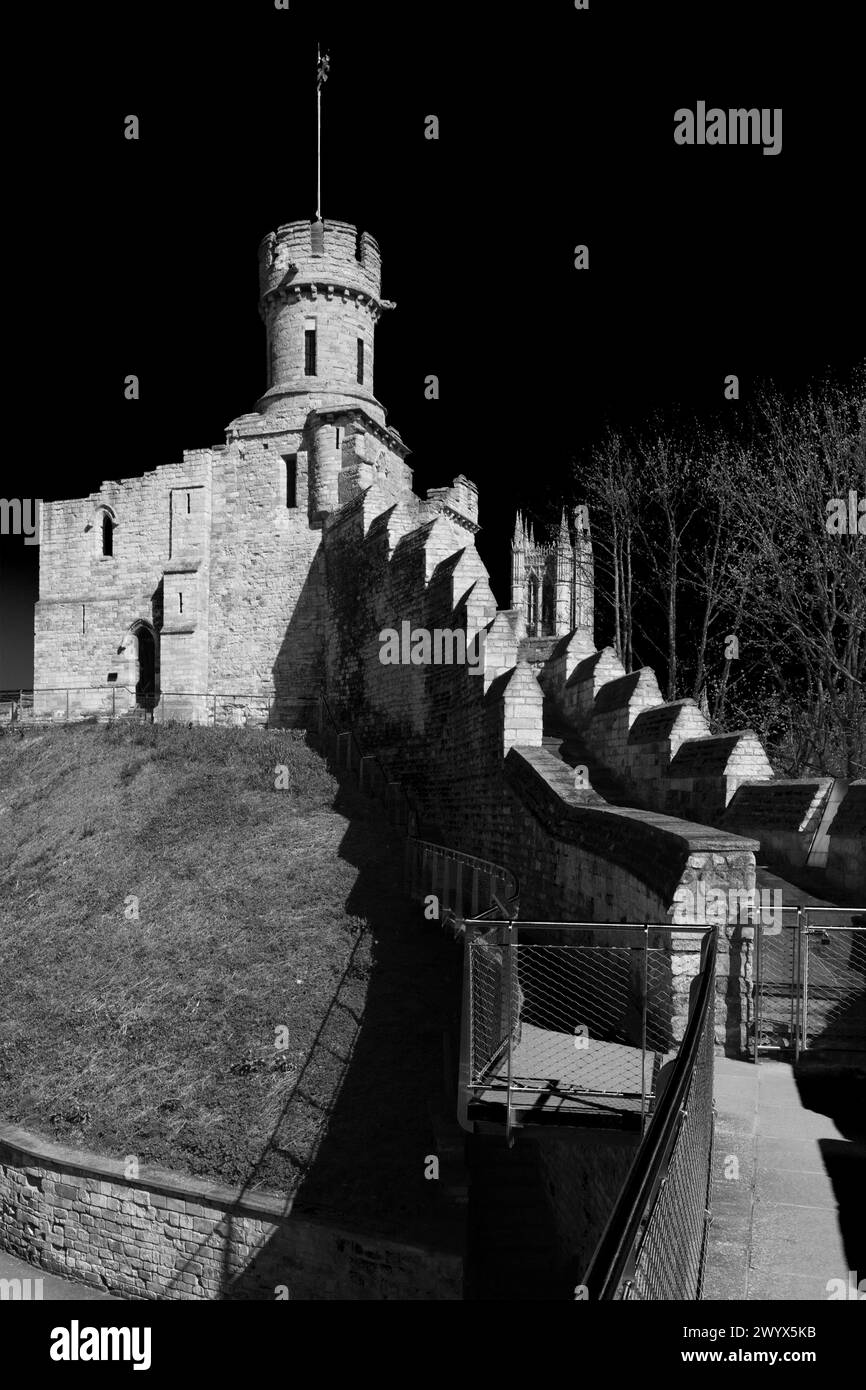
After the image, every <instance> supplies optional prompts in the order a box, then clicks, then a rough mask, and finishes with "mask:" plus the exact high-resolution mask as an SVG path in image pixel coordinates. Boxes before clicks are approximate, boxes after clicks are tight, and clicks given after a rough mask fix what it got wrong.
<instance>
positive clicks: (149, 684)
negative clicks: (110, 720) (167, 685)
mask: <svg viewBox="0 0 866 1390" xmlns="http://www.w3.org/2000/svg"><path fill="white" fill-rule="evenodd" d="M135 639H136V643H137V646H138V660H137V662H136V681H135V703H136V704H137V705H143V706H144V707H145V708H146V709H153V707H154V705H155V704H156V698H157V689H156V642H155V640H154V636H153V632H152V631H151V629H150V628H149V627H145V626H144V624H142V625H141V626H140V627H137V628H136V629H135Z"/></svg>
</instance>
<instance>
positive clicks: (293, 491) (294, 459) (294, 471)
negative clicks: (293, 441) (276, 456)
mask: <svg viewBox="0 0 866 1390" xmlns="http://www.w3.org/2000/svg"><path fill="white" fill-rule="evenodd" d="M282 460H283V463H284V464H285V465H286V506H287V507H296V506H297V505H298V456H297V454H283V455H282Z"/></svg>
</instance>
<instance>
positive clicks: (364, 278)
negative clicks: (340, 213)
mask: <svg viewBox="0 0 866 1390" xmlns="http://www.w3.org/2000/svg"><path fill="white" fill-rule="evenodd" d="M381 279H382V261H381V256H380V253H379V247H378V244H377V243H376V241H375V239H374V238H373V237H371V236H370V234H369V233H368V232H359V231H358V230H357V229H356V228H355V227H353V226H352V225H351V224H350V223H348V222H335V221H331V220H328V221H325V222H287V223H286V224H285V225H284V226H282V227H279V228H278V229H277V231H276V232H269V233H268V235H267V236H266V237H265V238H264V239H263V241H262V242H261V245H260V246H259V293H260V300H259V307H260V312H261V315H262V318H263V320H264V323H265V328H266V331H267V335H268V388H267V391H266V393H265V396H264V398H263V401H262V404H263V405H264V406H265V408H267V406H268V405H269V404H270V402H271V401H273V400H278V399H282V398H283V397H286V396H294V395H305V394H306V395H315V396H316V397H318V398H320V399H324V398H327V399H328V403H329V404H330V403H333V404H337V403H338V401H341V400H343V399H345V400H347V402H348V401H354V402H365V403H367V404H370V405H373V406H374V407H377V411H378V412H379V413H381V407H378V403H377V402H376V399H375V396H374V394H373V363H374V330H375V325H376V323H377V321H378V319H379V318H380V316H381V314H382V313H383V311H384V310H385V309H390V308H392V307H393V305H391V304H390V303H389V302H388V301H387V300H383V299H382V298H381ZM383 418H384V416H383Z"/></svg>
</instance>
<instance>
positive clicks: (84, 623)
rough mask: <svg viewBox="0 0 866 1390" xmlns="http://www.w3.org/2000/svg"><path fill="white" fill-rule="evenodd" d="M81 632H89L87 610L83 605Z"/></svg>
mask: <svg viewBox="0 0 866 1390" xmlns="http://www.w3.org/2000/svg"><path fill="white" fill-rule="evenodd" d="M81 631H82V633H85V632H86V631H87V609H86V607H85V606H84V604H83V603H82V605H81Z"/></svg>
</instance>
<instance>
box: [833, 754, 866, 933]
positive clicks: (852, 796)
mask: <svg viewBox="0 0 866 1390" xmlns="http://www.w3.org/2000/svg"><path fill="white" fill-rule="evenodd" d="M827 878H828V879H829V880H830V882H831V883H832V884H833V886H834V888H835V889H836V890H837V892H838V893H839V894H840V897H841V899H842V901H843V902H846V903H848V904H850V905H851V906H852V907H863V906H866V779H863V780H861V781H857V782H852V783H851V785H850V786H849V788H848V791H847V794H846V796H845V800H844V801H843V802H842V804H841V806H840V807H839V809H838V811H837V812H836V815H835V816H834V817H833V821H832V824H831V825H830V847H829V850H828V853H827Z"/></svg>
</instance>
